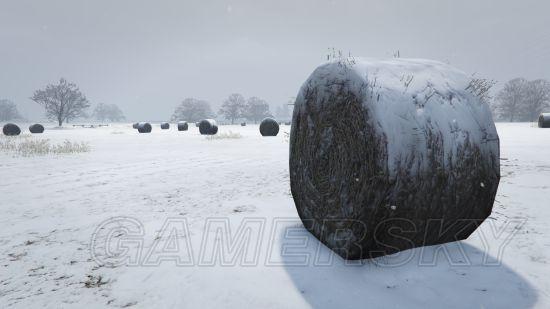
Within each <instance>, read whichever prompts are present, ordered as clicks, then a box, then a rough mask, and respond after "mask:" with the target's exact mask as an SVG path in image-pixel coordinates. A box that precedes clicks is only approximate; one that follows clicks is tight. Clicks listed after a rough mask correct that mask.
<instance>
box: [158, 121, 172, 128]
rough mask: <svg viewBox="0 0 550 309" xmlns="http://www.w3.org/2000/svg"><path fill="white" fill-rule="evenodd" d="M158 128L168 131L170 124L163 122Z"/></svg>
mask: <svg viewBox="0 0 550 309" xmlns="http://www.w3.org/2000/svg"><path fill="white" fill-rule="evenodd" d="M160 128H161V129H162V130H168V129H170V124H169V123H168V122H163V123H161V124H160Z"/></svg>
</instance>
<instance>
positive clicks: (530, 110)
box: [495, 78, 550, 121]
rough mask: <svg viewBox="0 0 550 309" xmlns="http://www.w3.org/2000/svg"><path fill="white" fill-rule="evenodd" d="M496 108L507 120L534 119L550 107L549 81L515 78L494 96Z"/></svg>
mask: <svg viewBox="0 0 550 309" xmlns="http://www.w3.org/2000/svg"><path fill="white" fill-rule="evenodd" d="M495 104H496V109H497V111H498V112H499V113H500V115H501V116H502V117H504V118H505V119H507V120H509V121H534V120H537V118H538V116H539V115H540V113H542V112H544V111H545V109H547V108H550V82H548V81H547V80H544V79H537V80H533V81H527V80H525V79H523V78H515V79H513V80H511V81H509V82H507V83H506V84H505V85H504V88H503V89H502V90H501V91H500V92H499V93H498V95H497V97H496V101H495Z"/></svg>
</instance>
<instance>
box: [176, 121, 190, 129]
mask: <svg viewBox="0 0 550 309" xmlns="http://www.w3.org/2000/svg"><path fill="white" fill-rule="evenodd" d="M188 129H189V125H188V124H187V121H180V122H178V131H187V130H188Z"/></svg>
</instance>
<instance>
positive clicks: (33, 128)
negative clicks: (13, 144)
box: [29, 123, 44, 134]
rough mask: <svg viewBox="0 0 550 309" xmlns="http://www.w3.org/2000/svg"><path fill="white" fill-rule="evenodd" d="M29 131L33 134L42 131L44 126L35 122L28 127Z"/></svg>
mask: <svg viewBox="0 0 550 309" xmlns="http://www.w3.org/2000/svg"><path fill="white" fill-rule="evenodd" d="M29 131H30V132H31V133H33V134H40V133H44V126H43V125H41V124H39V123H35V124H33V125H31V126H30V127H29Z"/></svg>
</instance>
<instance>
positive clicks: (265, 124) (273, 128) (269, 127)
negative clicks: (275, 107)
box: [260, 118, 279, 136]
mask: <svg viewBox="0 0 550 309" xmlns="http://www.w3.org/2000/svg"><path fill="white" fill-rule="evenodd" d="M260 134H262V136H277V134H279V124H278V123H277V121H275V119H273V118H265V119H264V120H262V122H261V123H260Z"/></svg>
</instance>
